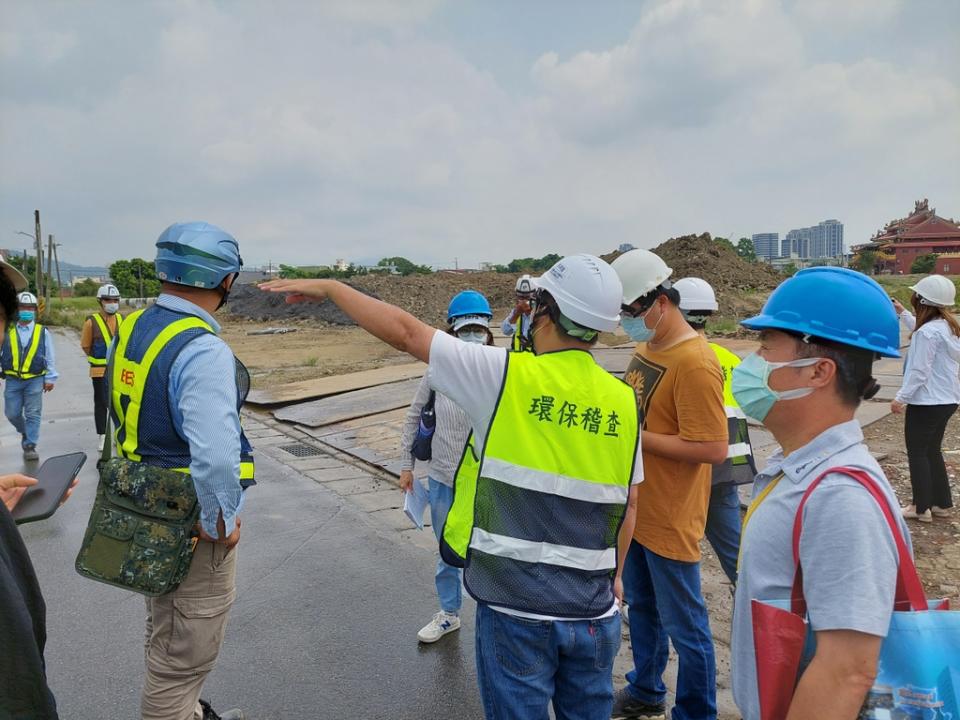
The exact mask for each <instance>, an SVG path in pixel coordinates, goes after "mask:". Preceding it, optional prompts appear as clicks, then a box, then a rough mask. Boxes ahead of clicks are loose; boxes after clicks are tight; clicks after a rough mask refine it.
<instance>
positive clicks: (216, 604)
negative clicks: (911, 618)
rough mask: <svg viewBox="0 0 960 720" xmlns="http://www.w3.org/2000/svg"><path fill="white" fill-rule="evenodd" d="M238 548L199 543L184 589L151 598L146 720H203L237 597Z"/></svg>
mask: <svg viewBox="0 0 960 720" xmlns="http://www.w3.org/2000/svg"><path fill="white" fill-rule="evenodd" d="M238 547H239V546H236V545H235V546H234V547H233V549H231V550H227V549H226V548H225V547H224V546H223V545H220V544H216V543H210V542H206V541H204V540H200V541H199V542H198V543H197V548H196V550H195V551H194V553H193V561H192V562H191V563H190V570H189V571H188V572H187V576H186V577H185V578H184V579H183V582H182V583H180V585H179V587H177V589H176V590H174V591H173V592H170V593H167V594H166V595H161V596H160V597H155V598H147V632H146V639H145V643H144V658H145V661H146V666H147V674H146V679H145V681H144V686H143V697H142V698H141V703H140V711H141V714H142V716H143V720H202V717H203V713H202V711H201V710H200V703H199V702H198V700H199V699H200V690H201V688H202V686H203V681H204V679H206V677H207V674H208V673H209V672H210V671H211V670H212V669H213V665H214V663H215V662H216V661H217V655H218V654H219V653H220V646H221V645H222V644H223V635H224V630H225V629H226V627H227V615H228V614H229V610H230V606H231V605H233V600H234V597H235V596H236V578H237V549H238Z"/></svg>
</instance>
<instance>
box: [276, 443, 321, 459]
mask: <svg viewBox="0 0 960 720" xmlns="http://www.w3.org/2000/svg"><path fill="white" fill-rule="evenodd" d="M280 449H281V450H286V451H287V452H288V453H290V454H291V455H294V456H296V457H298V458H304V457H314V456H315V455H323V454H324V453H323V450H317V448H315V447H311V446H310V445H304V444H303V443H294V444H293V445H281V446H280Z"/></svg>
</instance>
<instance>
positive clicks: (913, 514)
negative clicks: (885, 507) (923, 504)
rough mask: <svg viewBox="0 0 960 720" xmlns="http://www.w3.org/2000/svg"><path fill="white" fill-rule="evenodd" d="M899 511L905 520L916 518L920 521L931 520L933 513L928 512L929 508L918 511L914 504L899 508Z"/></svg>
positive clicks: (926, 521)
mask: <svg viewBox="0 0 960 720" xmlns="http://www.w3.org/2000/svg"><path fill="white" fill-rule="evenodd" d="M900 512H901V513H902V514H903V517H904V518H906V519H907V520H917V521H919V522H922V523H928V522H933V515H932V514H931V513H930V510H924V511H923V512H922V513H918V512H917V506H916V505H907V506H906V507H905V508H900Z"/></svg>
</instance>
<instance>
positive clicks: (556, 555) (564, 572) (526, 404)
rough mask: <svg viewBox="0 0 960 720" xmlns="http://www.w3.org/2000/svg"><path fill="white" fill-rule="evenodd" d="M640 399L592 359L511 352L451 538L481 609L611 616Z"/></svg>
mask: <svg viewBox="0 0 960 720" xmlns="http://www.w3.org/2000/svg"><path fill="white" fill-rule="evenodd" d="M639 428H640V426H639V418H638V412H637V400H636V395H635V394H634V392H633V390H632V389H631V388H630V387H629V386H628V385H627V384H626V383H624V382H623V381H621V380H619V379H617V378H615V377H614V376H613V375H611V374H610V373H608V372H606V371H605V370H604V369H603V368H601V367H600V366H599V365H597V363H596V361H595V360H594V359H593V357H592V356H591V355H590V353H588V352H586V351H583V350H564V351H559V352H554V353H546V354H543V355H534V354H533V353H526V352H523V353H512V352H511V353H508V354H507V363H506V371H505V374H504V380H503V386H502V388H501V391H500V399H499V401H498V403H497V407H496V409H495V411H494V415H493V418H492V420H491V422H490V428H489V431H488V433H487V439H486V443H485V445H484V448H483V453H482V456H481V455H478V454H477V453H476V443H475V442H474V438H473V436H471V437H470V438H469V439H468V441H467V445H466V447H465V448H464V452H463V456H462V458H461V461H460V466H459V468H458V470H457V475H456V479H455V482H454V498H453V504H452V507H451V509H450V512H449V514H448V515H447V520H446V523H445V524H444V528H443V534H442V539H441V543H440V545H441V554H442V556H443V558H444V560H446V561H447V562H448V563H450V564H454V565H459V566H462V567H464V585H465V586H466V588H467V591H468V592H469V593H470V595H471V596H472V597H473V598H474V599H475V600H477V602H482V603H487V604H489V605H495V606H500V607H505V608H513V609H515V610H519V611H523V612H531V613H538V614H543V615H552V616H556V617H570V618H585V617H596V616H598V615H602V614H603V613H605V612H606V611H607V610H609V609H610V607H611V606H612V605H613V600H614V598H613V578H614V575H615V573H616V567H617V535H618V533H619V530H620V525H621V524H622V522H623V516H624V512H625V508H626V503H627V497H628V494H629V492H630V482H631V479H632V478H633V471H634V462H635V458H636V452H637V443H638V442H639Z"/></svg>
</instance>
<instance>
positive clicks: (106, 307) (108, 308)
mask: <svg viewBox="0 0 960 720" xmlns="http://www.w3.org/2000/svg"><path fill="white" fill-rule="evenodd" d="M119 309H120V303H104V304H103V311H104V312H105V313H106V314H107V315H113V314H114V313H116V312H117V311H118V310H119Z"/></svg>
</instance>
